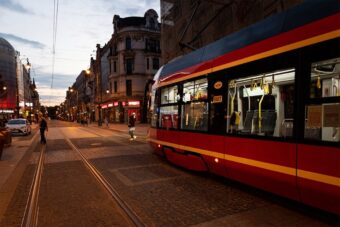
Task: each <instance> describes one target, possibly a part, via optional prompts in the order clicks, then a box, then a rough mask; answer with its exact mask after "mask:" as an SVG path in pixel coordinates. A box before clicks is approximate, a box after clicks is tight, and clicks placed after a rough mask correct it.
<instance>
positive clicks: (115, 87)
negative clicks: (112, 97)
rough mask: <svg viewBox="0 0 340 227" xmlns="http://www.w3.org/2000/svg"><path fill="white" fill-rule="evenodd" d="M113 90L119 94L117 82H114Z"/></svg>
mask: <svg viewBox="0 0 340 227" xmlns="http://www.w3.org/2000/svg"><path fill="white" fill-rule="evenodd" d="M113 89H114V93H117V90H118V89H117V81H115V82H114V84H113Z"/></svg>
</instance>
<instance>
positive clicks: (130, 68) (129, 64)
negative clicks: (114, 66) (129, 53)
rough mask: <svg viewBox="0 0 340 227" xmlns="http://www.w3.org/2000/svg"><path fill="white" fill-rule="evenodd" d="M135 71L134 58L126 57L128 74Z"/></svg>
mask: <svg viewBox="0 0 340 227" xmlns="http://www.w3.org/2000/svg"><path fill="white" fill-rule="evenodd" d="M132 72H133V59H132V58H128V59H126V74H127V75H129V74H132Z"/></svg>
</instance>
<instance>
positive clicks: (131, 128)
mask: <svg viewBox="0 0 340 227" xmlns="http://www.w3.org/2000/svg"><path fill="white" fill-rule="evenodd" d="M135 124H136V113H135V112H133V113H132V114H131V115H130V117H129V122H128V127H129V134H130V136H131V138H130V140H135V139H136V138H137V136H135V130H136V125H135Z"/></svg>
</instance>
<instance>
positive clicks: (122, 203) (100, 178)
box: [65, 137, 146, 226]
mask: <svg viewBox="0 0 340 227" xmlns="http://www.w3.org/2000/svg"><path fill="white" fill-rule="evenodd" d="M65 140H66V142H67V143H68V144H69V145H70V147H71V148H72V149H73V150H74V151H76V152H77V153H78V154H79V155H80V157H81V160H82V161H83V163H84V164H85V166H86V167H87V168H88V170H89V171H90V172H91V174H92V175H93V176H94V177H95V178H96V179H97V180H98V182H99V183H100V184H101V185H102V186H104V188H105V189H106V191H107V192H108V193H109V194H110V196H111V197H112V199H113V200H114V201H115V202H117V203H118V205H119V206H120V208H121V209H122V210H123V212H124V213H125V214H126V215H127V216H128V217H129V219H130V220H131V221H132V223H133V224H134V225H135V226H146V224H144V223H143V221H142V220H141V219H140V218H139V217H138V215H137V214H136V213H135V212H134V211H133V209H132V208H131V207H130V206H129V205H128V204H127V203H125V201H124V199H123V198H122V197H121V196H120V195H119V193H118V192H117V191H116V190H115V189H114V188H113V187H112V185H111V184H110V183H109V182H108V181H107V180H106V179H105V177H104V176H103V175H102V174H101V173H100V172H99V171H98V170H97V168H96V167H95V166H94V165H92V164H91V163H90V162H89V161H88V160H87V159H86V157H85V156H84V155H83V154H82V153H81V151H80V150H79V149H78V148H77V147H76V146H75V145H74V144H73V143H72V141H71V140H70V139H69V138H66V137H65Z"/></svg>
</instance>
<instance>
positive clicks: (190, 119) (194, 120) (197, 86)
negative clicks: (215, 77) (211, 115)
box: [181, 78, 208, 131]
mask: <svg viewBox="0 0 340 227" xmlns="http://www.w3.org/2000/svg"><path fill="white" fill-rule="evenodd" d="M181 113H182V116H181V129H186V130H197V131H207V130H208V80H207V78H203V79H199V80H195V81H190V82H186V83H184V84H183V103H182V105H181Z"/></svg>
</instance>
